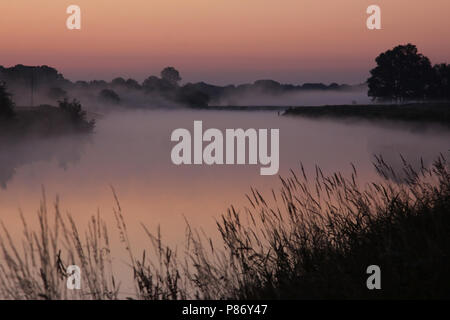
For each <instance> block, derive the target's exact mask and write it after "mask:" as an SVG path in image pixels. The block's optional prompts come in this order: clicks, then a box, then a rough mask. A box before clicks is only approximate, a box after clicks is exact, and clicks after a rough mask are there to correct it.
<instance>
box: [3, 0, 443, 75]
mask: <svg viewBox="0 0 450 320" xmlns="http://www.w3.org/2000/svg"><path fill="white" fill-rule="evenodd" d="M71 4H76V5H79V6H80V7H81V10H82V29H81V30H79V31H78V30H75V31H70V30H67V28H66V25H65V21H66V19H67V17H68V15H67V14H66V8H67V7H68V6H69V5H71ZM371 4H377V5H379V6H380V7H381V9H382V30H376V31H370V30H367V28H366V22H365V21H366V18H367V14H366V8H367V7H368V6H369V5H371ZM0 12H1V13H2V19H1V20H0V37H1V39H2V47H1V50H0V65H3V66H12V65H15V64H19V63H21V64H26V65H43V64H46V65H50V66H53V67H55V68H57V69H58V70H60V71H61V72H62V73H63V74H64V75H65V76H66V77H67V78H69V79H71V80H78V79H86V80H89V79H105V80H110V79H112V78H114V77H117V76H123V77H133V78H136V79H137V80H140V81H141V80H143V79H144V78H146V77H147V76H149V75H151V74H158V73H159V71H160V70H161V69H162V68H163V67H165V66H168V65H171V66H174V67H176V68H177V69H179V70H180V72H181V74H182V76H183V78H184V81H185V82H187V81H200V80H205V81H208V82H212V83H217V84H225V83H242V82H247V81H254V80H257V79H261V78H272V79H275V80H278V81H280V82H290V83H302V82H317V81H322V82H333V81H336V82H348V83H358V82H363V81H364V80H365V79H366V78H367V76H368V71H369V70H370V69H371V68H372V67H373V66H374V58H375V57H376V56H377V55H378V54H379V53H380V52H382V51H384V50H386V49H389V48H392V47H393V46H395V45H397V44H404V43H408V42H411V43H414V44H416V45H417V46H418V47H419V50H420V51H421V52H422V53H424V54H425V55H427V56H428V57H430V59H431V60H432V62H433V63H438V62H450V41H448V39H450V19H448V13H449V12H450V1H448V0H432V1H423V0H395V1H392V0H371V1H367V0H339V1H337V0H321V1H317V0H283V1H280V0H151V1H148V0H127V1H119V0H95V1H92V0H70V1H66V0H58V1H54V0H39V1H29V0H14V1H2V2H1V3H0Z"/></svg>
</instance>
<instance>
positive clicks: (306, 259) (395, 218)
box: [0, 156, 450, 300]
mask: <svg viewBox="0 0 450 320" xmlns="http://www.w3.org/2000/svg"><path fill="white" fill-rule="evenodd" d="M377 160H378V161H376V162H375V167H376V169H377V170H378V171H379V172H380V174H381V175H383V173H384V172H391V173H394V174H395V170H393V169H392V168H390V167H389V165H388V164H386V163H385V162H384V161H382V159H380V158H378V159H377ZM448 169H449V166H448V163H447V160H446V158H445V157H444V156H441V157H439V158H438V159H436V161H435V162H434V164H433V165H432V166H431V167H429V168H425V167H422V168H420V169H419V170H417V171H416V170H414V169H413V168H412V167H411V166H410V165H409V164H408V163H404V168H402V171H404V172H405V176H404V178H403V180H404V181H403V183H397V182H392V181H391V180H386V181H384V182H373V183H368V184H365V186H364V187H361V186H360V185H359V184H358V173H357V171H356V169H354V171H353V173H352V174H351V176H348V177H344V176H343V175H342V174H340V173H335V174H332V175H330V176H326V175H324V174H323V173H322V170H321V169H320V168H319V167H316V175H315V177H309V176H308V175H306V174H305V171H304V169H303V167H301V170H300V172H299V174H298V175H297V174H296V173H295V172H294V171H292V172H291V175H290V176H288V177H280V183H281V188H279V189H278V188H276V189H277V190H278V191H275V190H274V191H273V192H272V194H271V195H269V196H268V197H267V196H264V195H262V194H261V193H260V192H259V191H258V190H256V189H253V188H252V189H251V192H250V193H249V194H248V195H247V199H248V206H246V207H243V208H240V209H239V208H235V207H231V208H230V209H229V210H228V212H227V213H225V214H223V215H222V216H221V217H220V218H219V220H218V221H217V228H218V231H219V233H220V235H221V241H219V243H218V244H217V243H215V242H214V241H213V240H212V239H210V238H209V237H208V235H205V233H204V232H203V231H202V230H196V229H194V228H192V227H191V226H190V225H189V224H188V225H187V231H186V237H187V241H186V247H185V254H180V250H177V249H176V248H171V247H168V246H166V245H165V244H164V243H163V241H162V235H161V232H160V230H159V229H158V231H157V233H156V234H153V233H151V232H149V230H148V229H147V228H146V227H145V226H144V231H145V233H147V235H148V236H149V240H150V241H149V245H150V249H149V250H145V251H144V252H142V253H141V254H138V255H135V254H134V252H133V251H134V250H132V245H131V241H130V239H129V238H128V234H127V225H126V223H125V217H124V211H123V208H122V206H121V205H120V203H119V201H118V198H117V196H116V194H115V192H114V190H113V194H114V197H115V201H116V206H115V209H114V212H113V213H114V216H115V218H116V226H117V228H118V230H117V232H118V235H119V236H120V240H121V242H122V244H123V245H124V247H125V249H126V250H127V252H128V254H129V259H130V260H129V265H130V275H132V278H133V279H134V283H135V286H134V287H135V293H134V294H133V293H126V294H124V293H121V290H120V284H119V283H118V282H117V280H116V278H115V275H114V272H113V260H114V259H113V257H112V253H111V248H110V247H109V243H110V241H111V240H110V239H111V234H110V231H109V230H108V228H107V226H106V223H105V222H104V221H103V220H102V218H101V216H100V214H99V213H98V214H97V215H94V216H92V219H91V220H90V222H89V226H88V229H87V232H82V230H80V228H79V225H77V223H76V222H75V219H74V218H73V216H72V215H70V214H67V215H64V214H62V211H61V210H60V207H59V204H58V202H56V203H55V206H54V216H52V215H50V212H48V211H47V205H46V199H45V193H44V194H43V200H42V204H41V206H40V209H39V211H38V219H39V225H38V227H37V230H31V229H30V228H29V227H28V225H29V223H28V221H27V219H28V218H25V216H24V215H21V217H22V220H23V228H24V232H23V238H22V239H21V240H22V241H18V242H15V241H13V240H12V237H11V235H10V233H9V231H8V228H7V227H6V226H3V228H2V229H1V230H0V247H1V248H2V250H1V251H0V256H1V258H2V259H1V265H0V297H2V298H6V299H119V298H125V297H128V298H132V299H148V300H157V299H163V300H165V299H173V300H175V299H244V300H246V299H380V298H384V299H420V298H422V299H424V298H426V299H431V298H437V299H444V298H446V299H448V298H449V297H450V287H449V286H448V283H449V282H450V273H449V272H448V270H449V268H450V257H449V256H448V254H447V253H448V252H449V250H450V248H449V245H450V241H449V239H450V229H449V228H448V226H449V225H450V220H449V219H450V215H449V214H448V213H449V211H450V172H449V171H448ZM386 179H389V177H386ZM21 249H23V250H21ZM31 262H33V263H31ZM73 264H75V265H78V266H80V268H81V269H82V270H83V277H82V279H81V281H82V285H81V290H67V288H66V282H67V278H68V276H69V275H68V274H67V272H66V268H67V266H68V265H73ZM373 264H377V265H379V266H381V272H382V290H368V289H367V287H366V280H367V277H368V275H367V274H366V269H367V267H368V266H370V265H373Z"/></svg>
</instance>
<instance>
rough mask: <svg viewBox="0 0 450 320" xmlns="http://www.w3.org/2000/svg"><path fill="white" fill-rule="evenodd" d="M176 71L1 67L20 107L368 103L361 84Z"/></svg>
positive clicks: (2, 78)
mask: <svg viewBox="0 0 450 320" xmlns="http://www.w3.org/2000/svg"><path fill="white" fill-rule="evenodd" d="M181 80H182V78H181V76H180V73H179V72H178V71H177V70H176V69H175V68H172V67H167V68H165V69H164V70H163V71H162V72H161V74H160V76H159V77H158V76H154V75H151V76H149V77H148V78H147V79H146V80H144V81H143V82H142V83H139V82H138V81H136V80H134V79H125V78H121V77H119V78H115V79H113V80H112V81H105V80H92V81H89V82H88V81H76V82H72V81H70V80H68V79H66V78H64V76H63V75H62V73H60V72H59V71H58V70H56V69H55V68H52V67H48V66H24V65H16V66H14V67H10V68H5V67H2V66H0V81H2V82H4V83H6V85H7V88H8V90H9V91H10V92H11V93H12V94H13V100H14V102H15V103H16V105H19V106H35V105H41V104H55V102H56V101H59V100H62V99H64V98H68V99H73V98H76V99H78V100H80V101H81V103H82V104H83V106H84V107H86V108H88V109H91V110H96V109H97V110H98V109H102V110H104V109H105V108H106V109H107V110H114V109H121V108H128V109H130V108H145V109H155V108H180V107H191V108H204V107H208V106H267V105H276V106H293V105H323V104H350V103H369V100H368V97H367V94H366V92H367V87H366V85H365V84H360V85H356V86H350V85H346V84H337V83H332V84H329V85H327V84H323V83H305V84H302V85H294V84H281V83H279V82H277V81H274V80H257V81H255V82H254V83H249V84H240V85H227V86H216V85H212V84H208V83H205V82H198V83H186V84H181Z"/></svg>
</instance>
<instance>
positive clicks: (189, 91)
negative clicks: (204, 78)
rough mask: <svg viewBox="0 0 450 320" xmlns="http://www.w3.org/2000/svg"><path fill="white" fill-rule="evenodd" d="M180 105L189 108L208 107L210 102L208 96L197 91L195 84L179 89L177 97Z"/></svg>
mask: <svg viewBox="0 0 450 320" xmlns="http://www.w3.org/2000/svg"><path fill="white" fill-rule="evenodd" d="M176 101H177V102H178V103H181V104H184V105H187V106H189V107H194V108H195V107H207V106H208V103H209V101H210V97H209V95H208V94H206V93H204V92H202V91H200V90H198V89H197V87H196V85H194V84H186V85H185V86H183V87H181V88H179V89H178V94H177V97H176Z"/></svg>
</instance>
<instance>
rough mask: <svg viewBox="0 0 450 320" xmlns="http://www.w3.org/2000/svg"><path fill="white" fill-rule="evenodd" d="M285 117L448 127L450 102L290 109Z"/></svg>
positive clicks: (449, 124) (449, 123)
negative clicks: (437, 124) (431, 124)
mask: <svg viewBox="0 0 450 320" xmlns="http://www.w3.org/2000/svg"><path fill="white" fill-rule="evenodd" d="M284 114H285V115H292V116H302V117H311V118H344V119H345V118H347V119H351V118H353V119H366V120H390V121H414V122H423V123H425V122H427V123H439V124H442V125H444V126H449V127H450V102H446V103H411V104H402V105H397V104H395V105H340V106H322V107H291V108H288V109H287V110H286V112H285V113H284Z"/></svg>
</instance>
